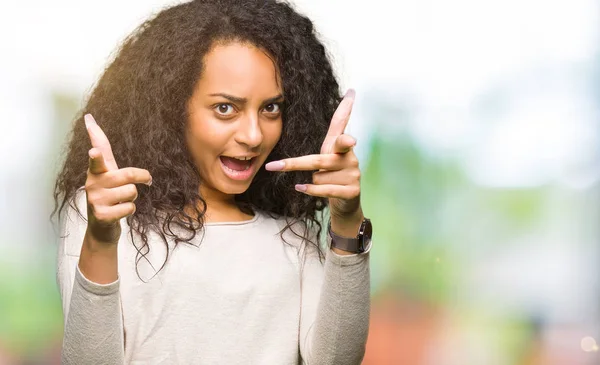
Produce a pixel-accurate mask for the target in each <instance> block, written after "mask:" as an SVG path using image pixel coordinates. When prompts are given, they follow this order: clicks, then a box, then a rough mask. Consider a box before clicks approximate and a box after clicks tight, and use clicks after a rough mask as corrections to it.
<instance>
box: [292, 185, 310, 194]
mask: <svg viewBox="0 0 600 365" xmlns="http://www.w3.org/2000/svg"><path fill="white" fill-rule="evenodd" d="M295 188H296V191H299V192H301V193H304V192H306V190H308V188H307V187H306V185H304V184H296V186H295Z"/></svg>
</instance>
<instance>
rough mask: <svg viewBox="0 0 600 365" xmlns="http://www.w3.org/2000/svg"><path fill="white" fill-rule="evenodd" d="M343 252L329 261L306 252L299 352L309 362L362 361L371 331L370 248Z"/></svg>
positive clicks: (349, 364)
mask: <svg viewBox="0 0 600 365" xmlns="http://www.w3.org/2000/svg"><path fill="white" fill-rule="evenodd" d="M370 248H371V247H370V246H369V247H367V251H365V252H364V253H361V254H354V255H339V254H337V253H335V252H334V251H332V250H328V252H327V257H326V260H325V265H324V266H323V265H322V264H321V262H320V261H319V259H318V255H317V254H316V251H311V252H310V253H307V256H306V261H305V264H304V268H303V273H302V285H301V288H302V304H301V318H300V355H301V357H302V359H303V362H304V364H308V365H325V364H345V365H354V364H356V365H358V364H360V363H361V361H362V359H363V356H364V353H365V345H366V342H367V334H368V331H369V312H370V275H369V250H370Z"/></svg>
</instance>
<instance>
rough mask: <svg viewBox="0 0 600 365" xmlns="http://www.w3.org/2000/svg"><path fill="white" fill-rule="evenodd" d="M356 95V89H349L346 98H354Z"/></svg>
mask: <svg viewBox="0 0 600 365" xmlns="http://www.w3.org/2000/svg"><path fill="white" fill-rule="evenodd" d="M355 96H356V91H354V89H348V91H346V95H344V97H345V98H349V99H354V97H355Z"/></svg>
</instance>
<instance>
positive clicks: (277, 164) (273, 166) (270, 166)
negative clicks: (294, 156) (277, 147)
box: [265, 161, 285, 171]
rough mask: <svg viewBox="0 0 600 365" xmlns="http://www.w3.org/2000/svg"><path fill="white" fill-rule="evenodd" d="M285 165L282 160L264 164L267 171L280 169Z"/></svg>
mask: <svg viewBox="0 0 600 365" xmlns="http://www.w3.org/2000/svg"><path fill="white" fill-rule="evenodd" d="M284 167H285V162H283V161H273V162H269V163H268V164H266V165H265V169H266V170H267V171H281V170H283V168H284Z"/></svg>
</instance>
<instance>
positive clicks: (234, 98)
mask: <svg viewBox="0 0 600 365" xmlns="http://www.w3.org/2000/svg"><path fill="white" fill-rule="evenodd" d="M209 96H220V97H222V98H225V99H227V100H230V101H232V102H234V103H238V104H246V103H247V102H248V99H246V98H240V97H238V96H233V95H229V94H225V93H215V94H210V95H209ZM281 99H283V95H282V94H279V95H276V96H274V97H272V98H268V99H266V100H265V101H263V103H262V104H263V105H267V104H271V103H274V102H277V101H281Z"/></svg>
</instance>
